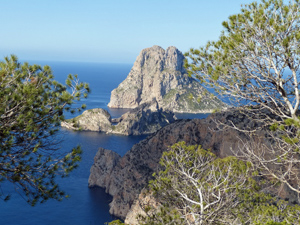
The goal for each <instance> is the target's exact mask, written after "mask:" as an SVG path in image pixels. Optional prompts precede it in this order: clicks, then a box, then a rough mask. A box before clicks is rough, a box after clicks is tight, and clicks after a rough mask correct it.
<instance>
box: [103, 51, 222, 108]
mask: <svg viewBox="0 0 300 225" xmlns="http://www.w3.org/2000/svg"><path fill="white" fill-rule="evenodd" d="M184 59H185V57H184V55H183V54H182V53H181V52H180V51H179V50H178V49H177V48H175V47H173V46H171V47H169V48H167V49H166V50H164V49H163V48H161V47H159V46H153V47H151V48H146V49H143V50H142V51H141V53H140V55H139V56H138V57H137V59H136V61H135V63H134V65H133V67H132V69H131V71H130V73H129V74H128V76H127V78H126V79H125V80H124V81H123V82H122V83H121V84H120V85H119V86H118V87H117V88H116V89H114V90H113V91H112V93H111V99H110V102H109V104H108V107H111V108H136V107H137V106H139V105H141V104H143V103H145V102H151V101H152V99H156V100H157V102H158V104H159V107H161V108H163V109H165V110H171V111H173V112H190V113H199V112H211V111H212V110H215V109H222V108H226V105H225V104H224V103H223V102H222V101H220V100H219V99H218V98H217V97H215V96H213V95H212V94H210V93H208V91H207V90H206V89H205V88H204V87H202V86H201V85H200V83H199V82H198V81H196V80H195V79H194V78H191V77H189V76H188V75H187V73H186V70H185V68H184V66H183V65H184Z"/></svg>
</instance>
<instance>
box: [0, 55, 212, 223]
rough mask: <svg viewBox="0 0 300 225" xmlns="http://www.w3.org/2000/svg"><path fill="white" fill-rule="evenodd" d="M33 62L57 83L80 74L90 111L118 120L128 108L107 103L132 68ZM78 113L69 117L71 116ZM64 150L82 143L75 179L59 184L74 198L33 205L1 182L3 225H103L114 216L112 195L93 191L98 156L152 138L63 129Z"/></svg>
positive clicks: (0, 216)
mask: <svg viewBox="0 0 300 225" xmlns="http://www.w3.org/2000/svg"><path fill="white" fill-rule="evenodd" d="M28 62H29V63H30V64H39V65H49V66H50V67H51V68H52V71H53V74H54V77H55V79H56V80H57V81H59V82H61V83H64V81H65V80H66V78H67V76H68V74H78V78H79V80H80V81H83V82H87V83H89V84H90V88H91V93H90V94H89V96H88V98H87V99H83V100H82V101H81V102H79V103H76V104H77V105H79V104H83V103H84V104H86V105H87V109H92V108H104V109H106V110H108V111H109V113H110V114H111V115H112V117H113V118H118V117H120V116H121V115H122V114H123V113H125V112H127V111H128V109H110V108H108V107H107V104H108V102H109V100H110V94H111V91H112V90H113V89H114V88H116V87H117V86H118V85H119V83H121V82H122V81H123V80H124V79H125V78H126V77H127V75H128V73H129V72H130V69H131V67H132V64H115V63H86V62H84V63H83V62H82V63H80V62H53V61H49V62H45V61H28ZM207 115H208V114H176V116H177V118H179V119H191V118H205V117H207ZM73 116H76V115H71V114H66V118H71V117H73ZM59 132H60V134H61V135H62V136H63V142H62V144H61V149H62V151H70V150H71V149H72V148H73V147H75V146H77V145H81V147H82V150H83V154H82V160H81V162H80V165H79V167H78V168H77V169H76V170H74V171H72V173H71V174H70V176H68V177H66V178H64V179H58V180H57V182H58V184H59V186H60V187H61V189H62V190H64V191H65V192H66V194H68V195H70V197H69V198H67V199H64V200H62V201H56V200H48V201H46V202H45V203H42V204H37V205H36V206H34V207H32V206H31V205H29V204H28V203H27V202H26V201H25V200H24V199H23V198H22V196H21V195H19V194H18V190H15V187H14V186H13V185H12V184H11V183H8V182H3V183H0V191H2V192H4V193H5V194H10V195H11V199H10V200H9V201H7V202H4V201H2V200H0V225H2V224H3V225H52V224H53V225H54V224H55V225H60V224H64V225H67V224H71V225H103V224H105V223H106V222H110V221H112V220H113V219H115V218H114V217H112V216H111V215H110V214H109V203H110V201H111V200H112V197H111V196H109V195H108V194H106V193H105V190H104V189H102V188H89V187H88V178H89V175H90V168H91V166H92V164H93V162H94V156H95V155H96V153H97V150H98V148H99V147H103V148H106V149H110V150H113V151H115V152H117V153H118V154H120V155H121V156H123V155H124V154H125V153H126V152H127V151H128V150H130V148H131V147H132V146H133V145H134V144H136V143H138V142H139V141H141V140H142V139H144V138H146V135H141V136H122V135H111V134H104V133H99V132H88V131H80V132H79V131H70V130H67V129H64V128H61V130H60V131H59Z"/></svg>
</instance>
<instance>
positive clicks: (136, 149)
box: [90, 111, 297, 219]
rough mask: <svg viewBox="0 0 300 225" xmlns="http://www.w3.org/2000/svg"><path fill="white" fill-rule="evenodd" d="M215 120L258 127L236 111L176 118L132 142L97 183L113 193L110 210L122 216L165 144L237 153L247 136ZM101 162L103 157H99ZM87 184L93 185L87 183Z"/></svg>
mask: <svg viewBox="0 0 300 225" xmlns="http://www.w3.org/2000/svg"><path fill="white" fill-rule="evenodd" d="M216 120H218V121H221V122H222V123H224V124H231V121H232V122H233V123H234V124H237V125H238V126H237V127H238V128H239V129H253V127H259V126H260V124H258V123H259V122H257V120H253V119H251V118H249V117H247V116H246V115H244V114H240V113H239V112H238V111H232V112H222V113H218V114H213V115H211V116H209V117H208V118H206V119H193V120H177V121H175V122H174V123H172V124H170V125H167V126H165V127H164V128H162V129H160V130H159V131H157V132H156V133H154V134H152V135H150V136H148V137H147V138H146V139H144V140H142V141H141V142H139V143H137V144H136V145H134V146H133V147H132V148H131V150H130V151H128V152H127V153H126V154H125V155H124V156H123V157H122V158H120V159H119V160H118V162H117V164H116V165H115V166H114V168H113V169H112V171H111V172H110V177H109V181H107V182H106V183H105V184H103V185H102V186H101V187H104V188H105V190H106V192H107V193H109V194H110V195H112V196H113V200H112V202H111V204H110V213H111V214H113V215H116V216H117V217H120V218H123V219H124V218H125V217H126V215H127V213H128V212H129V210H130V208H131V206H132V205H133V204H134V201H135V200H136V199H137V197H138V195H139V194H140V192H141V190H142V189H143V188H144V187H146V186H147V184H148V182H149V180H150V179H152V174H153V173H154V172H157V171H159V169H160V165H159V160H160V158H161V155H162V153H163V152H164V151H167V149H168V146H171V145H173V144H175V143H177V142H179V141H185V142H186V143H187V145H194V144H197V145H201V146H202V147H203V148H204V149H211V150H212V151H213V152H214V153H215V154H216V155H217V156H219V157H226V156H228V155H232V154H233V152H237V151H238V149H239V146H240V144H241V143H240V141H241V140H244V141H245V140H248V136H247V135H245V134H244V133H242V132H239V131H237V130H236V129H224V130H223V129H221V130H218V129H217V127H216V126H217V125H216V123H215V121H216ZM260 132H262V133H261V135H259V136H258V139H257V140H255V141H256V143H259V141H262V142H263V143H265V142H264V141H265V136H264V133H263V130H261V131H260ZM258 150H259V149H258ZM101 161H102V162H104V161H105V160H103V159H101ZM100 165H101V163H100ZM101 168H105V166H101ZM102 170H103V169H99V170H98V172H100V173H101V171H102ZM104 171H105V170H104ZM104 173H105V172H104ZM91 176H92V174H91ZM93 176H94V175H93ZM90 186H93V185H92V184H90ZM277 194H278V195H279V196H280V197H283V198H289V199H297V197H295V193H292V192H291V191H290V190H288V189H287V188H286V187H283V188H280V193H279V192H278V193H277ZM131 216H132V215H131Z"/></svg>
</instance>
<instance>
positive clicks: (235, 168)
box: [138, 142, 300, 225]
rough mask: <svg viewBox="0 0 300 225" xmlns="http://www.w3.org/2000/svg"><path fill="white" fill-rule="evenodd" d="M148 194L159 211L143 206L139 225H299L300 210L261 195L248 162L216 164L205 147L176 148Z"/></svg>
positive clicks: (182, 145)
mask: <svg viewBox="0 0 300 225" xmlns="http://www.w3.org/2000/svg"><path fill="white" fill-rule="evenodd" d="M160 164H161V166H162V168H163V169H162V170H161V171H160V172H159V173H158V174H154V177H155V180H153V181H151V182H150V190H151V191H150V192H149V193H148V194H152V195H154V197H155V199H156V201H157V202H158V203H159V207H156V206H155V207H154V206H153V205H141V204H140V205H141V207H142V208H143V209H144V212H145V213H146V216H142V215H139V216H138V221H139V224H144V225H150V224H161V225H162V224H211V225H213V224H232V225H234V224H256V225H257V224H299V222H300V218H299V215H300V206H299V205H291V204H288V202H285V201H283V200H277V199H276V198H275V197H272V196H270V195H267V194H265V193H264V192H263V190H264V189H263V187H265V186H266V182H265V181H264V180H258V179H254V178H255V177H256V176H257V174H258V172H257V171H256V170H255V168H254V167H253V164H251V163H250V162H244V161H242V160H239V159H237V158H236V157H232V156H230V157H226V158H222V159H220V158H217V157H216V156H215V155H214V154H213V153H212V152H210V151H207V150H204V149H202V148H201V146H196V145H195V146H186V145H185V143H184V142H180V143H177V144H175V145H173V146H172V147H171V148H170V149H169V151H168V152H165V153H164V154H163V156H162V158H161V160H160Z"/></svg>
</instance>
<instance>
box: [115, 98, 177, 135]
mask: <svg viewBox="0 0 300 225" xmlns="http://www.w3.org/2000/svg"><path fill="white" fill-rule="evenodd" d="M175 119H176V117H175V115H174V113H173V112H170V111H164V110H162V109H161V108H159V107H158V103H157V102H156V101H155V100H154V101H152V102H149V103H144V104H141V105H140V106H138V107H137V108H135V109H132V110H130V111H129V112H127V113H125V114H124V115H122V116H121V117H120V118H119V119H118V120H115V121H116V122H117V121H118V124H117V125H115V126H113V129H112V130H111V131H110V133H114V134H125V135H142V134H152V133H154V132H156V131H157V130H159V129H160V128H162V127H164V126H166V125H167V124H170V123H173V122H174V121H175Z"/></svg>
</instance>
